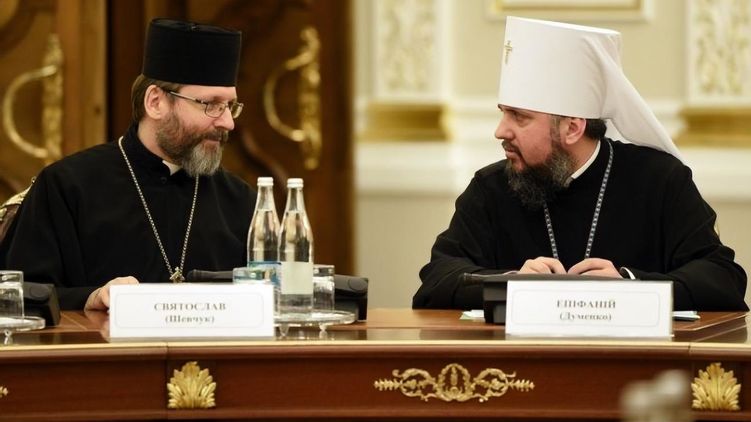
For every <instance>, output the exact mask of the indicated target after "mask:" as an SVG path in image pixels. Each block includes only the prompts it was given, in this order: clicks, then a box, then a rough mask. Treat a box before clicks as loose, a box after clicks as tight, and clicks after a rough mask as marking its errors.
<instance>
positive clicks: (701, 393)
mask: <svg viewBox="0 0 751 422" xmlns="http://www.w3.org/2000/svg"><path fill="white" fill-rule="evenodd" d="M691 390H692V391H693V396H694V399H693V401H692V402H691V408H692V409H694V410H725V411H739V410H741V408H740V406H738V396H739V395H740V392H741V384H738V380H737V379H736V378H735V377H734V376H733V371H725V369H723V368H722V364H721V363H719V362H715V363H712V364H710V365H709V366H707V369H706V370H705V371H702V370H701V369H699V372H698V376H697V377H696V378H694V381H693V382H692V383H691Z"/></svg>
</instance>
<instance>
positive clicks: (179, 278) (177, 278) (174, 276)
mask: <svg viewBox="0 0 751 422" xmlns="http://www.w3.org/2000/svg"><path fill="white" fill-rule="evenodd" d="M117 145H118V146H119V147H120V152H122V154H123V158H124V159H125V164H126V165H127V166H128V171H130V176H131V177H132V178H133V184H134V185H135V186H136V191H138V196H139V197H140V198H141V203H142V204H143V209H144V211H146V217H147V218H148V219H149V224H151V230H152V231H154V237H156V243H157V244H158V245H159V250H160V251H161V252H162V258H164V263H165V264H167V273H168V274H171V275H170V278H169V279H170V280H171V281H172V282H173V283H182V282H183V281H185V277H183V268H184V266H185V253H186V252H187V250H188V237H189V236H190V228H191V227H192V226H193V213H194V212H195V210H196V200H197V199H198V177H196V178H195V180H196V185H195V189H194V190H193V204H192V205H191V206H190V216H189V217H188V228H187V229H185V240H184V241H183V252H182V256H181V257H180V266H176V267H175V270H174V271H173V270H172V266H171V265H170V263H169V259H168V258H167V252H166V251H165V250H164V246H163V245H162V240H161V239H160V238H159V232H157V230H156V224H154V219H153V218H151V212H150V211H149V206H148V205H147V204H146V197H144V196H143V192H141V187H140V186H139V185H138V179H136V173H135V172H134V171H133V167H132V166H131V165H130V160H128V156H127V155H126V154H125V149H124V148H123V137H122V136H121V137H120V139H118V140H117Z"/></svg>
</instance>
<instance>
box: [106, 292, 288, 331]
mask: <svg viewBox="0 0 751 422" xmlns="http://www.w3.org/2000/svg"><path fill="white" fill-rule="evenodd" d="M273 336H274V290H273V286H271V285H270V284H189V283H183V284H126V285H114V286H112V287H110V337H112V338H152V337H160V338H162V337H163V338H180V337H183V338H199V337H273Z"/></svg>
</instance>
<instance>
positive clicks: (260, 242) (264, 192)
mask: <svg viewBox="0 0 751 422" xmlns="http://www.w3.org/2000/svg"><path fill="white" fill-rule="evenodd" d="M248 267H250V268H251V269H254V270H262V271H263V272H264V278H265V279H267V280H269V281H271V283H273V284H274V286H275V287H276V288H279V216H278V215H277V213H276V205H275V204H274V179H273V178H271V177H259V178H258V197H257V198H256V209H255V211H254V212H253V219H252V220H251V222H250V228H249V229H248Z"/></svg>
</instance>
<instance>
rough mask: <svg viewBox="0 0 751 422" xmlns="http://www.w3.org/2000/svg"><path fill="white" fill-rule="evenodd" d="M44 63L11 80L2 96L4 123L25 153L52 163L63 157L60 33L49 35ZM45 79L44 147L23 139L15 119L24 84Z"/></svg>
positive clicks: (43, 87) (43, 84) (43, 110)
mask: <svg viewBox="0 0 751 422" xmlns="http://www.w3.org/2000/svg"><path fill="white" fill-rule="evenodd" d="M42 62H43V66H42V67H41V68H39V69H35V70H30V71H28V72H25V73H22V74H20V75H18V76H17V77H16V78H15V79H13V80H12V81H11V83H10V84H9V85H8V88H7V90H6V92H5V94H4V95H3V99H2V126H3V130H4V131H5V134H6V135H7V136H8V139H10V141H11V142H12V143H13V144H14V145H15V146H16V147H18V149H20V150H21V151H23V152H24V153H26V154H28V155H30V156H32V157H35V158H39V159H42V160H44V163H45V164H50V163H52V162H54V161H56V160H58V159H59V158H60V157H62V151H61V145H62V137H63V134H62V121H63V106H62V104H63V72H62V69H63V50H62V48H61V46H60V39H59V37H58V36H57V34H50V35H49V37H48V39H47V49H46V51H45V54H44V57H43V60H42ZM38 80H41V81H42V104H41V111H42V112H41V123H42V139H43V144H44V145H43V146H37V145H35V144H34V143H32V142H29V141H28V140H26V139H24V138H23V136H22V135H21V134H20V133H19V132H18V129H17V127H16V123H15V120H14V112H13V104H14V102H15V99H16V94H17V92H18V90H19V89H21V87H23V86H24V85H26V84H27V83H29V82H33V81H38Z"/></svg>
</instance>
